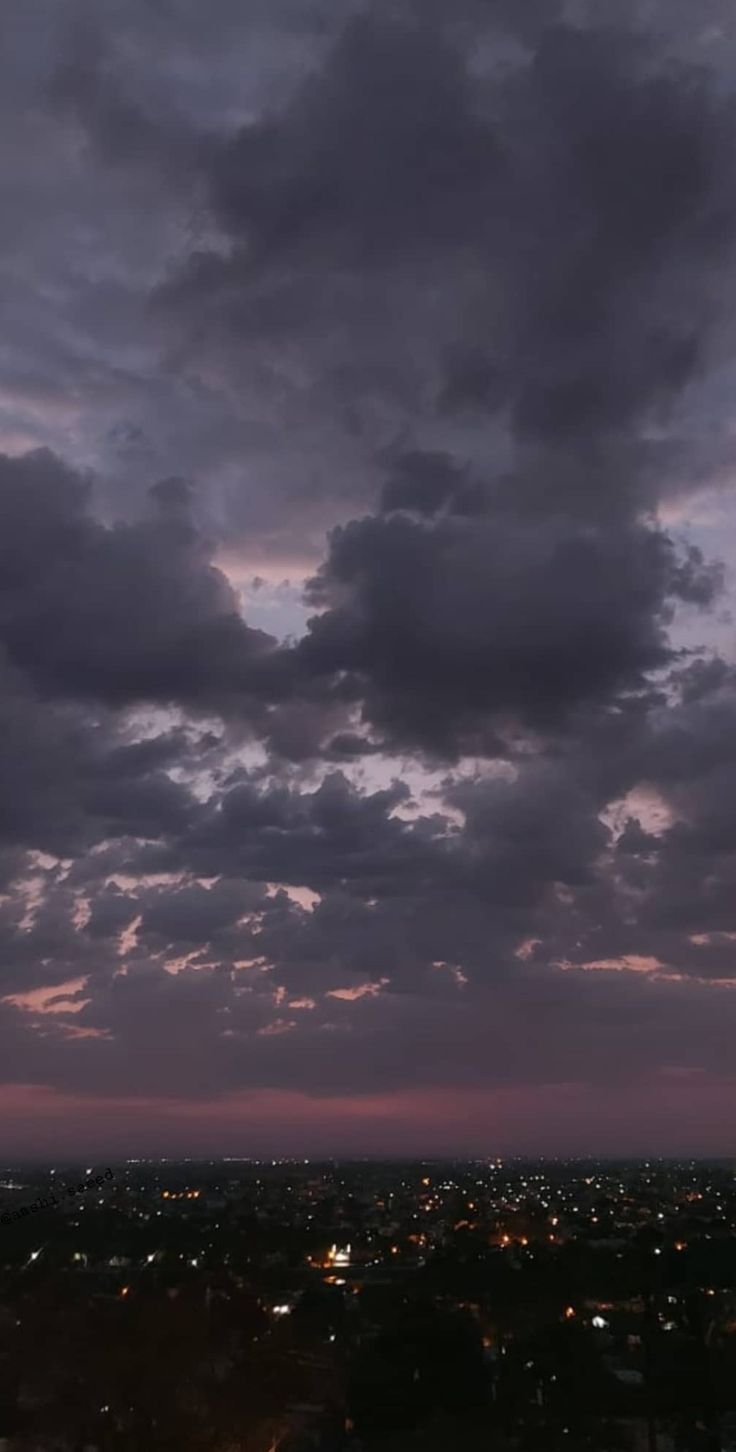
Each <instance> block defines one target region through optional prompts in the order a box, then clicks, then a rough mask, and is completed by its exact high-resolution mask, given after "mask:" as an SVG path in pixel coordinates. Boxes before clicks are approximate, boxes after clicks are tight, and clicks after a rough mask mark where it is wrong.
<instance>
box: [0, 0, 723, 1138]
mask: <svg viewBox="0 0 736 1452" xmlns="http://www.w3.org/2000/svg"><path fill="white" fill-rule="evenodd" d="M1 25H2V46H1V47H0V51H1V53H2V62H1V66H2V70H3V76H2V85H0V112H2V114H1V115H0V136H1V137H2V141H1V142H0V157H1V161H0V166H1V167H2V173H3V176H2V180H3V198H4V202H3V213H2V218H1V219H0V253H1V255H2V269H1V270H0V289H1V290H2V295H1V297H0V306H1V308H2V316H3V338H2V346H1V348H0V1080H1V1082H0V1154H6V1155H8V1156H12V1155H18V1154H21V1153H22V1154H30V1153H38V1154H43V1155H45V1154H60V1155H61V1154H64V1153H67V1154H73V1153H75V1152H79V1153H80V1154H81V1155H84V1154H86V1153H92V1152H94V1153H97V1154H98V1155H103V1156H104V1155H111V1154H115V1153H117V1154H122V1153H126V1154H135V1153H137V1152H141V1153H150V1154H153V1153H157V1152H160V1153H162V1154H166V1153H182V1154H183V1153H193V1154H207V1153H210V1152H211V1153H213V1154H215V1153H228V1154H239V1153H242V1154H264V1155H268V1154H271V1153H273V1154H278V1153H290V1154H299V1153H304V1154H305V1155H310V1154H314V1155H316V1154H320V1153H332V1152H334V1153H362V1152H370V1153H381V1152H387V1153H388V1152H391V1153H405V1152H406V1153H411V1152H414V1151H416V1152H417V1153H421V1154H432V1153H440V1152H442V1153H463V1152H467V1153H471V1154H474V1153H480V1154H485V1153H506V1154H509V1153H514V1152H518V1153H537V1152H538V1153H548V1154H553V1153H585V1152H599V1153H628V1152H631V1153H636V1152H642V1153H663V1154H676V1153H680V1152H682V1153H686V1154H693V1153H698V1152H702V1153H708V1154H716V1153H723V1154H728V1153H729V1152H731V1151H732V1150H733V1148H734V1128H733V1125H734V1122H735V1115H734V1110H735V1109H736V1093H735V1092H734V1090H735V1088H736V1058H735V1054H734V1047H733V1046H734V1043H735V1042H736V994H735V992H734V989H735V988H736V965H735V961H734V947H735V945H736V669H735V666H734V652H733V624H732V612H733V589H732V575H731V560H732V556H733V553H734V542H735V541H736V504H734V502H733V501H732V490H731V479H732V476H733V468H734V454H735V452H736V449H735V447H734V440H735V439H736V425H735V422H734V418H733V408H732V396H733V394H734V385H736V326H735V319H734V309H733V300H734V296H735V292H734V282H735V280H736V145H735V143H736V19H734V16H733V13H732V7H731V6H730V5H729V4H727V3H726V0H700V3H699V4H698V5H697V6H694V5H692V3H690V0H688V3H685V0H622V3H620V4H618V5H617V6H616V7H615V14H614V13H613V12H611V13H610V14H607V15H604V14H603V9H602V7H601V6H600V5H598V4H597V3H594V0H571V3H569V4H565V3H562V0H559V3H558V0H525V3H520V0H495V3H493V4H491V3H482V0H458V3H456V4H454V5H452V6H448V5H446V4H440V3H439V0H375V3H370V0H367V3H365V4H361V3H352V0H348V3H346V0H247V3H243V0H210V3H209V4H208V5H207V6H204V7H203V6H202V5H201V3H200V0H95V3H91V0H61V3H59V0H35V3H34V4H33V5H32V6H29V5H27V4H25V3H24V0H6V3H5V5H4V7H3V13H2V20H1Z"/></svg>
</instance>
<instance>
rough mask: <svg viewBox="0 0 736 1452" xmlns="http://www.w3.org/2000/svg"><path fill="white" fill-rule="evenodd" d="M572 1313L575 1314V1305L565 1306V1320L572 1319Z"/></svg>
mask: <svg viewBox="0 0 736 1452" xmlns="http://www.w3.org/2000/svg"><path fill="white" fill-rule="evenodd" d="M574 1315H575V1307H574V1306H565V1320H566V1321H572V1318H573V1316H574Z"/></svg>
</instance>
